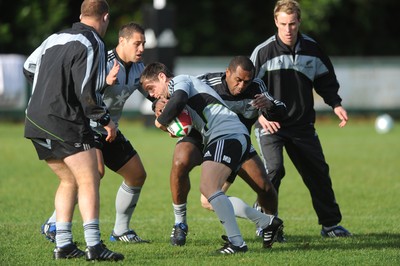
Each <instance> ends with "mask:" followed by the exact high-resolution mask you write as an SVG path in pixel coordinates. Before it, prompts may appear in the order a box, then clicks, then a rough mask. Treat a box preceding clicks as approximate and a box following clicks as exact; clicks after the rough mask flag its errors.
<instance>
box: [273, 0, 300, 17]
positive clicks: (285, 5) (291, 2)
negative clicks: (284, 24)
mask: <svg viewBox="0 0 400 266" xmlns="http://www.w3.org/2000/svg"><path fill="white" fill-rule="evenodd" d="M279 12H285V13H286V14H289V15H291V14H297V19H298V20H300V19H301V9H300V4H299V3H298V2H297V1H295V0H279V1H278V2H276V4H275V8H274V18H276V17H277V15H278V13H279Z"/></svg>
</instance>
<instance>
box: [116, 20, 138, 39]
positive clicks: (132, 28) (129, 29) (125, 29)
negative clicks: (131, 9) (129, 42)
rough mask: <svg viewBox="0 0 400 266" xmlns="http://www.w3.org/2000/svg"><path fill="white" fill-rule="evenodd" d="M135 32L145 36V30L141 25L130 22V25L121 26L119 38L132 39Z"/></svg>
mask: <svg viewBox="0 0 400 266" xmlns="http://www.w3.org/2000/svg"><path fill="white" fill-rule="evenodd" d="M135 32H138V33H140V34H143V35H144V29H143V27H142V26H141V25H139V24H138V23H135V22H129V23H128V24H125V25H122V26H121V28H120V29H119V33H118V37H124V38H130V37H131V36H132V35H133V33H135Z"/></svg>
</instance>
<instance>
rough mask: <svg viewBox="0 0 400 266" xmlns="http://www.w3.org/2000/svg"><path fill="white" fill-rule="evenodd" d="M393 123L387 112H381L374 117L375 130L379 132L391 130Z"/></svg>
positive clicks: (383, 132)
mask: <svg viewBox="0 0 400 266" xmlns="http://www.w3.org/2000/svg"><path fill="white" fill-rule="evenodd" d="M393 124H394V122H393V118H392V117H391V116H390V115H388V114H383V115H380V116H378V117H377V118H376V120H375V130H376V132H378V133H379V134H385V133H388V132H389V131H390V130H392V128H393Z"/></svg>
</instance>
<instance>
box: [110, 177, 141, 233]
mask: <svg viewBox="0 0 400 266" xmlns="http://www.w3.org/2000/svg"><path fill="white" fill-rule="evenodd" d="M141 190H142V187H129V186H128V185H126V184H125V182H122V184H121V186H120V187H119V189H118V192H117V196H116V199H115V210H116V216H115V224H114V233H115V234H116V235H122V234H124V233H126V232H127V231H129V223H130V221H131V218H132V214H133V212H134V211H135V208H136V204H137V202H138V200H139V196H140V191H141Z"/></svg>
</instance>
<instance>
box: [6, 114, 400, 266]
mask: <svg viewBox="0 0 400 266" xmlns="http://www.w3.org/2000/svg"><path fill="white" fill-rule="evenodd" d="M121 127H122V131H123V132H124V134H125V135H126V136H127V137H128V138H129V139H130V140H131V141H132V143H133V145H134V147H135V148H136V149H137V150H138V151H139V153H140V155H141V158H142V160H143V162H144V164H145V167H146V169H147V172H148V179H147V181H146V184H145V187H144V188H143V190H142V194H141V198H140V201H139V204H138V206H137V208H136V211H135V213H134V216H133V219H132V222H131V224H132V226H133V228H134V229H135V230H136V231H137V232H138V233H139V234H140V236H141V237H143V238H145V239H150V240H151V241H152V243H151V244H142V245H126V244H121V243H110V242H109V241H108V236H109V233H110V232H111V230H112V227H113V222H114V211H115V208H114V199H115V194H116V191H117V189H118V187H119V185H120V183H121V181H122V179H121V178H120V177H119V176H118V175H116V174H114V173H112V172H111V171H109V170H107V172H106V175H105V177H104V179H103V180H102V185H101V216H100V219H101V231H102V238H103V239H104V240H105V243H106V244H107V246H108V247H109V248H110V249H113V250H115V251H119V252H122V253H123V254H125V257H126V259H125V260H124V261H123V262H122V263H120V264H123V265H164V266H165V265H239V264H242V265H267V264H269V265H400V223H399V221H400V207H399V200H400V196H399V190H400V165H399V163H400V124H399V123H397V124H396V125H395V128H394V130H393V131H391V132H390V133H389V134H386V135H378V134H377V133H376V132H375V131H374V127H373V121H372V120H367V119H366V120H362V121H361V120H358V121H356V120H354V121H350V122H349V124H348V126H346V127H345V128H343V129H339V128H338V126H337V121H336V120H335V122H331V121H330V119H327V120H324V121H319V122H318V124H317V129H318V133H319V135H320V138H321V141H322V145H323V147H324V151H325V156H326V159H327V161H328V163H329V165H330V168H331V176H332V180H333V186H334V190H335V193H336V198H337V201H338V203H339V205H340V207H341V210H342V214H343V221H342V223H341V224H342V225H343V226H345V227H346V228H348V229H349V230H350V231H351V232H352V233H353V234H354V237H352V238H347V239H323V238H321V237H320V235H319V230H320V226H319V225H318V223H317V218H316V215H315V212H314V210H313V209H312V206H311V201H310V196H309V194H308V191H307V190H306V188H305V186H304V184H303V183H302V181H301V179H300V177H299V175H298V174H297V172H296V171H295V169H294V168H293V166H292V164H291V162H290V161H289V160H288V159H287V157H286V168H287V175H286V177H285V179H284V180H283V184H282V187H281V191H280V216H281V217H282V219H284V221H285V233H286V236H287V238H288V242H287V243H285V244H280V243H276V244H275V245H274V247H273V248H272V249H271V250H264V249H262V247H261V246H262V244H261V240H260V239H257V238H256V237H255V227H254V225H253V224H252V223H251V222H249V221H247V220H243V219H240V220H239V226H240V228H241V231H242V234H243V236H244V238H245V240H246V243H247V244H248V246H249V252H247V253H246V254H239V255H235V256H216V255H215V254H213V251H214V250H215V249H217V248H218V247H219V246H220V244H221V243H222V240H221V239H220V235H222V234H224V230H223V228H222V226H221V225H220V223H219V222H218V219H217V217H216V215H215V213H212V212H209V211H206V210H204V209H202V208H201V206H200V204H199V198H200V194H199V189H198V184H199V169H195V170H194V171H193V173H192V175H191V180H192V191H191V193H190V195H189V205H188V222H189V227H190V232H189V237H188V241H187V244H186V246H184V247H173V246H171V245H170V244H169V234H170V232H171V228H172V225H173V222H174V220H173V212H172V206H171V195H170V190H169V170H170V163H171V156H172V151H173V147H174V143H175V139H172V138H169V137H168V135H167V134H164V133H162V132H161V131H158V130H156V129H153V128H144V127H143V126H142V125H141V123H138V122H132V121H122V123H121ZM0 141H1V144H0V151H1V153H0V206H1V208H0V265H50V264H51V265H53V264H57V265H67V264H68V265H71V264H72V265H82V264H85V263H86V262H85V261H84V260H72V261H57V262H56V263H55V262H54V260H53V259H52V250H53V248H54V246H53V244H51V243H49V242H48V241H46V240H45V239H44V237H43V236H42V235H41V234H40V233H39V229H40V225H41V224H42V223H43V221H44V220H45V219H46V218H47V217H48V216H49V215H50V214H51V212H52V211H53V207H52V206H53V200H54V193H55V189H56V187H57V184H58V180H57V178H56V177H55V176H54V175H53V174H52V172H51V171H50V169H49V168H48V167H47V166H46V164H45V163H44V162H42V161H39V160H38V159H37V156H36V153H35V151H34V148H33V146H32V144H31V143H30V141H28V140H26V139H24V138H23V125H22V124H20V123H9V122H4V121H2V122H0ZM229 194H231V195H235V196H239V197H241V198H242V199H244V200H245V201H246V202H247V203H249V204H252V203H253V201H254V200H255V195H254V192H252V191H251V189H250V188H248V187H247V186H246V185H245V183H243V182H242V181H241V180H240V179H237V181H236V182H235V184H234V185H233V186H232V187H231V189H230V191H229ZM73 222H74V226H73V230H74V238H75V241H77V242H78V243H79V245H80V246H81V247H84V239H83V233H82V221H81V218H80V216H79V212H78V211H77V212H76V213H75V216H74V221H73ZM87 264H89V263H87ZM102 264H108V263H102Z"/></svg>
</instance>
